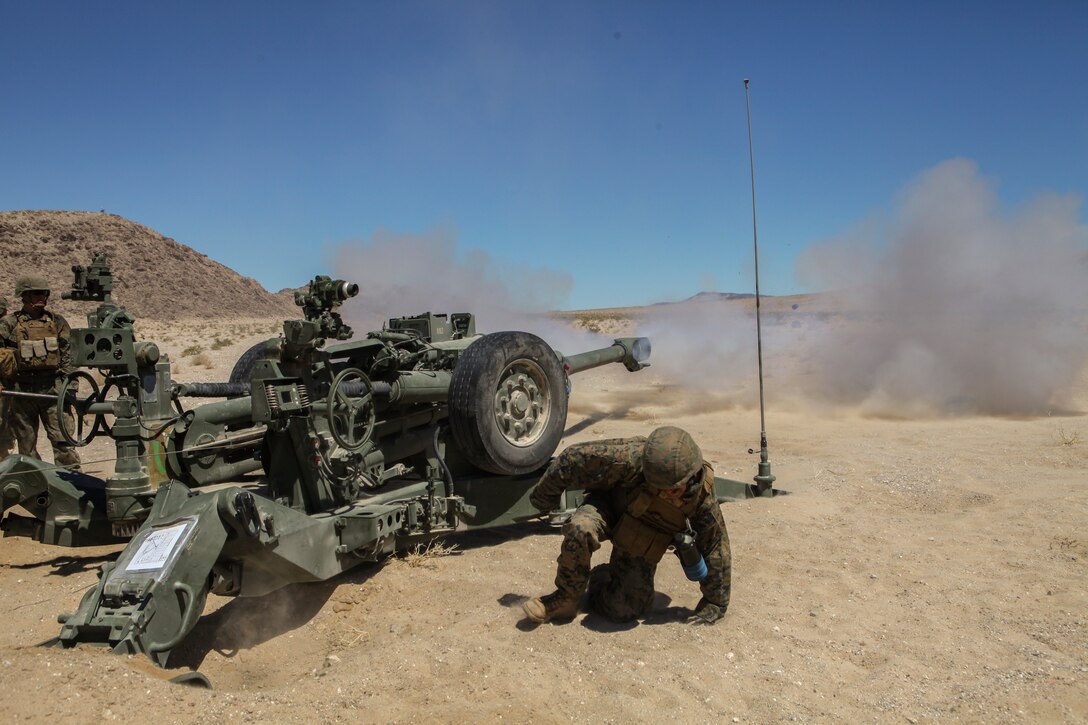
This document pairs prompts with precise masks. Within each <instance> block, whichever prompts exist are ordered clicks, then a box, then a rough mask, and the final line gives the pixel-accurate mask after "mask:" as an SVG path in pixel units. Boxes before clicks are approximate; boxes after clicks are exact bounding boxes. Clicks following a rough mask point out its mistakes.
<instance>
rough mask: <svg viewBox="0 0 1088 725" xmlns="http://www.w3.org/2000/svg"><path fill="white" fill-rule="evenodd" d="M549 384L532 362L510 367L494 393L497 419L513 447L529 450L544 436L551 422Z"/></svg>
mask: <svg viewBox="0 0 1088 725" xmlns="http://www.w3.org/2000/svg"><path fill="white" fill-rule="evenodd" d="M548 394H549V391H548V382H547V377H546V376H545V375H544V371H543V369H541V367H540V366H539V365H538V364H537V363H535V362H534V361H532V360H518V361H517V362H515V363H513V364H511V365H510V366H509V367H507V369H506V371H505V372H504V373H503V375H502V376H501V378H500V383H499V388H498V390H497V391H496V392H495V418H496V420H497V421H498V423H499V430H500V431H501V432H502V434H503V437H505V438H506V439H507V440H508V441H510V443H512V444H513V445H516V446H521V447H526V446H531V445H532V444H533V443H535V442H536V441H537V439H539V438H540V436H541V435H543V432H544V430H545V427H546V425H547V422H548V420H547V419H548V402H547V398H548Z"/></svg>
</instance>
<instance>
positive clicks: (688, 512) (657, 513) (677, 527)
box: [612, 463, 714, 564]
mask: <svg viewBox="0 0 1088 725" xmlns="http://www.w3.org/2000/svg"><path fill="white" fill-rule="evenodd" d="M713 491H714V469H713V468H711V466H710V464H709V463H704V464H703V485H702V487H701V489H700V491H699V493H698V494H697V495H696V496H694V497H693V498H692V500H691V501H688V502H687V503H685V504H684V505H683V506H681V507H677V506H674V505H673V504H672V503H670V502H668V501H665V500H664V499H662V498H661V497H660V496H658V495H657V492H656V491H654V490H647V489H646V487H640V488H639V489H638V490H637V492H636V493H635V494H634V495H633V496H632V497H631V499H630V500H629V501H628V503H627V508H626V509H625V510H624V512H623V515H622V516H621V517H620V520H619V522H618V523H617V524H616V526H615V528H614V529H613V531H612V546H613V547H616V548H619V549H622V550H623V551H624V552H626V553H628V554H631V555H634V556H637V557H640V558H642V559H645V560H646V561H648V562H649V563H651V564H656V563H657V562H659V561H661V557H662V556H664V555H665V552H666V551H668V548H669V546H671V545H672V543H673V537H674V536H675V535H676V534H679V533H680V532H682V531H686V530H687V528H688V520H689V519H690V518H691V517H692V516H694V515H695V512H696V511H697V510H698V509H699V506H700V505H701V504H702V503H703V501H704V500H706V497H707V496H710V495H713Z"/></svg>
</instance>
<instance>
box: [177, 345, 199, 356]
mask: <svg viewBox="0 0 1088 725" xmlns="http://www.w3.org/2000/svg"><path fill="white" fill-rule="evenodd" d="M202 352H204V348H203V347H201V346H200V345H190V346H189V347H187V348H185V349H184V350H182V351H181V356H182V357H192V356H194V355H199V354H200V353H202Z"/></svg>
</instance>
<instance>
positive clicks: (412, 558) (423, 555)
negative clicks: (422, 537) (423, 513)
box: [400, 539, 460, 567]
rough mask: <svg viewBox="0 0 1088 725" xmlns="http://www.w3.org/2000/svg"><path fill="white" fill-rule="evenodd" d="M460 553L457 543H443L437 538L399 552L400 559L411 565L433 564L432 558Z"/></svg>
mask: <svg viewBox="0 0 1088 725" xmlns="http://www.w3.org/2000/svg"><path fill="white" fill-rule="evenodd" d="M457 553H460V552H458V551H457V544H444V543H442V542H441V541H438V540H437V539H436V540H434V541H430V542H428V543H426V544H416V545H415V546H413V547H412V548H411V549H410V550H408V551H406V552H404V553H403V554H401V557H400V560H401V561H403V562H404V563H405V564H407V565H408V566H411V567H420V566H433V565H434V562H433V560H434V559H437V558H439V557H442V556H452V555H453V554H457Z"/></svg>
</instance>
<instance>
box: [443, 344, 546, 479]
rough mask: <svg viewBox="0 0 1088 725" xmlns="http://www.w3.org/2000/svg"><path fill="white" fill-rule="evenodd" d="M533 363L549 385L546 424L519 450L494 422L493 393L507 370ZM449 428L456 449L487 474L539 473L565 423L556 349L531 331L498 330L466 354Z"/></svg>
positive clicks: (453, 391)
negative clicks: (525, 361)
mask: <svg viewBox="0 0 1088 725" xmlns="http://www.w3.org/2000/svg"><path fill="white" fill-rule="evenodd" d="M519 360H531V361H532V362H534V363H536V365H538V366H539V367H540V369H541V370H542V371H543V373H544V377H545V378H546V379H547V383H548V391H549V395H548V400H547V403H548V408H549V410H548V420H547V423H546V424H545V427H544V430H543V431H542V433H541V434H540V436H539V437H538V438H537V440H535V441H534V442H533V443H532V444H531V445H528V446H524V447H522V446H516V445H514V444H512V443H511V442H510V441H508V440H507V439H506V437H505V436H503V434H502V432H501V431H500V430H499V424H498V422H497V420H496V419H495V393H496V391H497V390H498V387H499V382H500V380H499V376H501V375H502V374H503V371H505V370H506V368H507V366H509V365H511V364H513V363H515V362H517V361H519ZM449 406H450V430H451V432H452V433H453V440H454V442H455V443H456V444H457V447H458V448H460V449H461V451H462V452H463V453H464V454H465V458H467V459H468V460H469V461H470V462H471V463H473V464H474V465H476V466H477V467H479V468H482V469H483V470H485V471H490V472H491V473H498V474H501V475H516V474H522V473H529V472H530V471H535V470H537V469H538V468H540V467H541V466H543V465H544V464H545V463H547V461H548V459H549V458H551V456H552V454H553V453H555V449H556V448H557V447H558V446H559V440H560V439H561V438H562V437H563V430H564V428H565V427H566V424H567V389H566V379H565V377H564V375H563V368H562V366H561V365H560V363H559V360H558V358H557V357H556V355H555V351H554V350H552V348H551V347H550V346H549V345H548V344H547V343H546V342H544V341H543V340H541V339H540V338H539V337H537V336H536V335H532V334H530V333H528V332H495V333H492V334H490V335H485V336H483V337H482V338H480V339H479V340H477V341H476V342H474V343H472V344H471V345H469V346H468V348H466V349H465V351H464V353H462V355H461V358H460V359H459V360H458V361H457V366H456V367H455V368H454V369H453V377H452V379H451V381H450V397H449Z"/></svg>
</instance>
